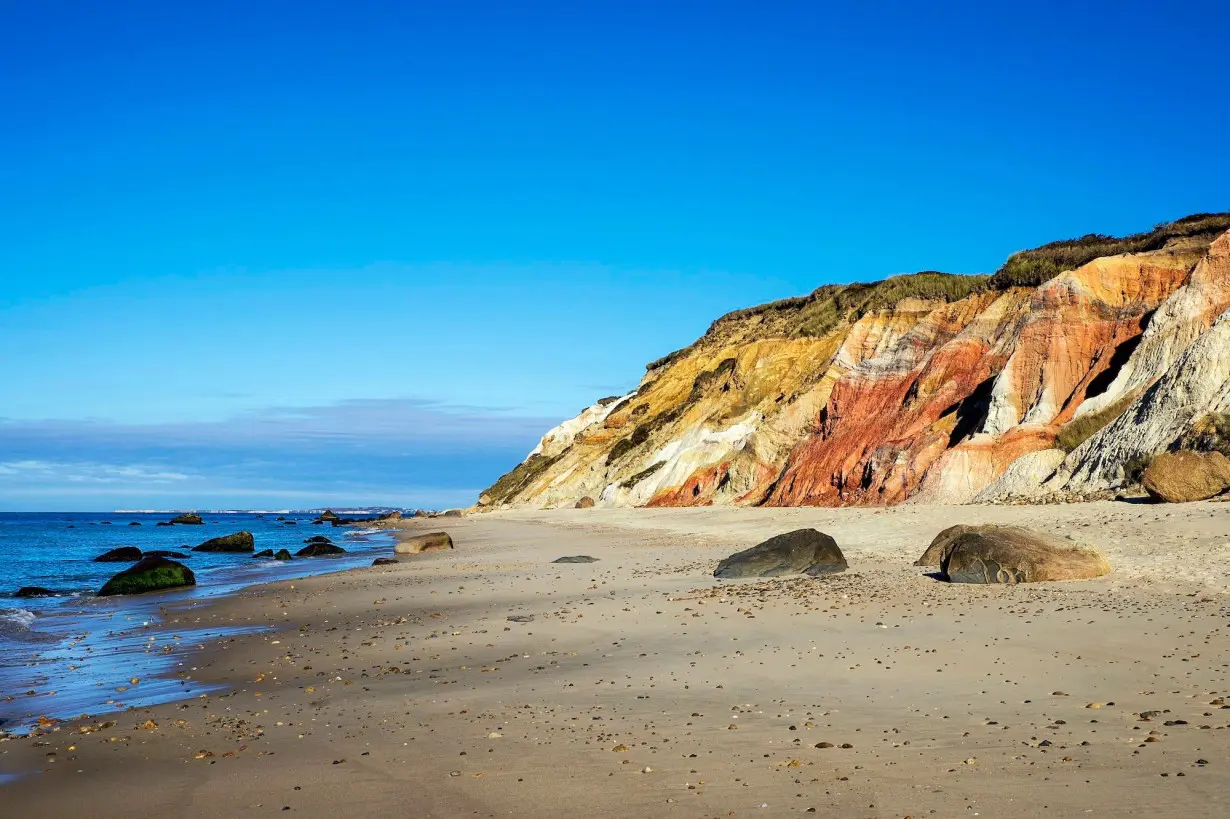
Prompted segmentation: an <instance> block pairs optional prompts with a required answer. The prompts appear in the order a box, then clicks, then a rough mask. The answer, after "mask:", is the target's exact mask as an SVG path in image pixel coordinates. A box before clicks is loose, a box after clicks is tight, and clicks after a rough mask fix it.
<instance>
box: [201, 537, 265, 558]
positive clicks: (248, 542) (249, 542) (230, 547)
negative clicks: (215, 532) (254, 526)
mask: <svg viewBox="0 0 1230 819" xmlns="http://www.w3.org/2000/svg"><path fill="white" fill-rule="evenodd" d="M192 551H194V552H231V553H235V554H250V553H252V552H254V551H256V540H255V538H253V537H252V533H251V532H236V533H234V534H233V535H223V536H222V537H215V538H211V539H210V540H207V541H205V542H204V543H202V544H201V545H200V546H197V547H196V548H194V549H193V550H192Z"/></svg>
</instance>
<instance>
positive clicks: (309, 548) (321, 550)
mask: <svg viewBox="0 0 1230 819" xmlns="http://www.w3.org/2000/svg"><path fill="white" fill-rule="evenodd" d="M344 554H346V550H345V549H343V548H342V547H341V546H335V545H333V544H332V543H309V544H308V545H306V546H304V547H303V548H302V549H300V550H299V551H297V552H295V557H331V556H333V555H344Z"/></svg>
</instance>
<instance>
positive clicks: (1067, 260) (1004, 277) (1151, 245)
mask: <svg viewBox="0 0 1230 819" xmlns="http://www.w3.org/2000/svg"><path fill="white" fill-rule="evenodd" d="M1226 230H1230V213H1197V214H1194V215H1192V216H1185V217H1183V218H1182V219H1179V220H1176V221H1174V222H1163V223H1162V224H1160V225H1158V226H1157V227H1155V228H1153V230H1151V231H1149V232H1148V233H1134V234H1132V235H1131V236H1123V237H1115V236H1104V235H1102V234H1100V233H1090V234H1088V235H1087V236H1082V237H1080V238H1079V239H1064V240H1062V241H1058V242H1050V243H1049V244H1045V245H1043V246H1042V247H1038V248H1034V249H1033V250H1022V251H1021V252H1019V253H1013V254H1012V255H1011V256H1009V257H1008V261H1006V262H1004V264H1003V266H1002V267H1000V269H999V270H997V271H996V272H995V275H994V276H992V277H991V281H990V286H991V287H992V288H994V289H996V290H1004V289H1007V288H1009V287H1037V286H1038V285H1040V284H1042V283H1043V282H1046V281H1049V280H1051V279H1053V278H1055V277H1056V276H1058V275H1059V274H1060V273H1063V272H1064V271H1066V270H1075V269H1076V268H1078V267H1080V266H1081V265H1083V264H1088V263H1089V262H1092V261H1093V260H1094V259H1098V258H1101V257H1103V256H1118V255H1120V254H1122V253H1144V252H1146V251H1149V250H1161V249H1162V248H1164V247H1165V246H1166V245H1167V243H1169V242H1173V241H1176V240H1178V241H1181V240H1184V239H1208V240H1209V241H1212V240H1213V239H1214V238H1216V236H1217V235H1218V234H1220V233H1223V232H1225V231H1226Z"/></svg>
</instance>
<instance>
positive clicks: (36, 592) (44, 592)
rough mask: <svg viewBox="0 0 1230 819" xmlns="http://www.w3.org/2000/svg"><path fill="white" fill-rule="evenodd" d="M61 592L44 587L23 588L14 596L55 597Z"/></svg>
mask: <svg viewBox="0 0 1230 819" xmlns="http://www.w3.org/2000/svg"><path fill="white" fill-rule="evenodd" d="M57 594H59V592H54V591H52V590H51V589H44V588H43V587H42V586H22V587H21V588H20V589H18V590H17V592H16V593H15V594H14V595H13V596H14V597H55V596H56V595H57Z"/></svg>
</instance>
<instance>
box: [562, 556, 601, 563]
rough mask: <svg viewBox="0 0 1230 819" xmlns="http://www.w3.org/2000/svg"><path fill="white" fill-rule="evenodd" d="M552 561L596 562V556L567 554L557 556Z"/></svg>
mask: <svg viewBox="0 0 1230 819" xmlns="http://www.w3.org/2000/svg"><path fill="white" fill-rule="evenodd" d="M551 562H552V563H597V562H598V558H596V557H590V556H589V555H568V556H567V557H557V558H555V560H552V561H551Z"/></svg>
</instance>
